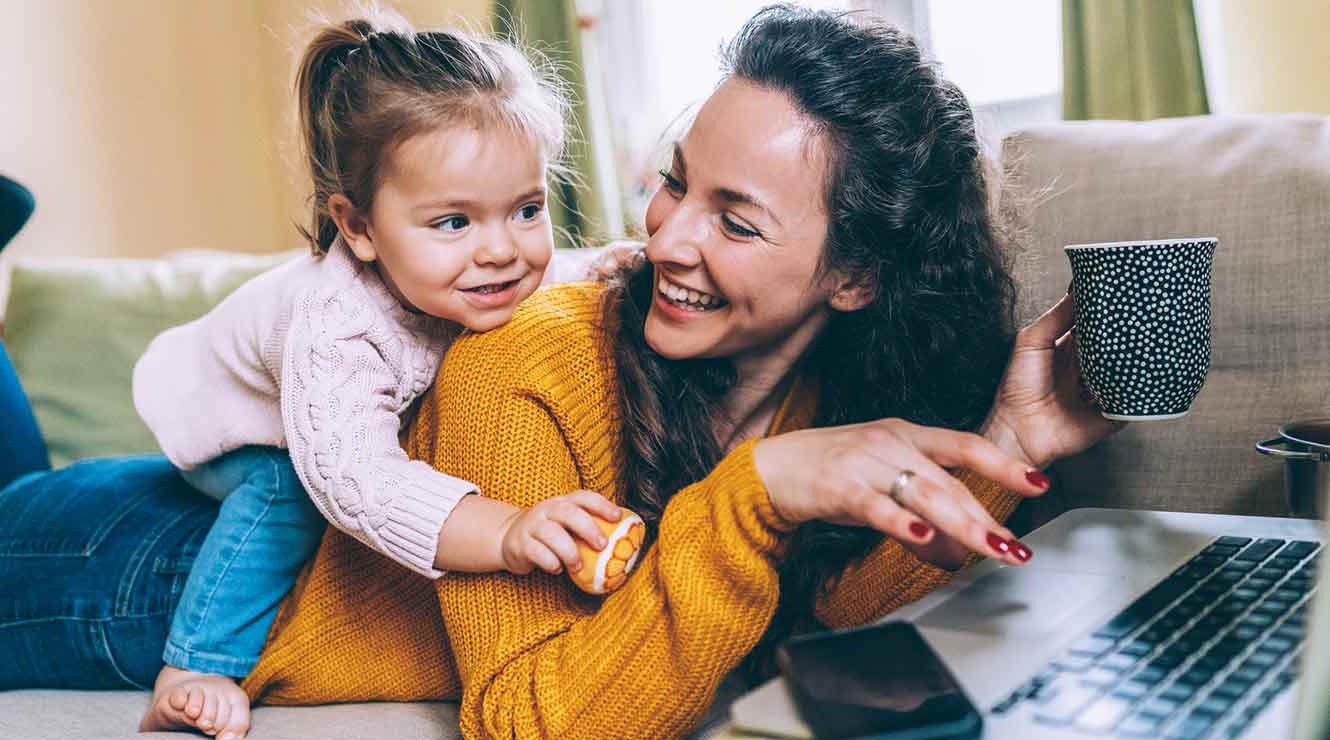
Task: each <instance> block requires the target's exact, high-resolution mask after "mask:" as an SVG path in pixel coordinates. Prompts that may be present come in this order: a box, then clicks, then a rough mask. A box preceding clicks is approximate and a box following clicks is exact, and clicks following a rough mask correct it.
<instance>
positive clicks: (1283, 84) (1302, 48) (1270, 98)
mask: <svg viewBox="0 0 1330 740" xmlns="http://www.w3.org/2000/svg"><path fill="white" fill-rule="evenodd" d="M1196 19H1197V25H1198V26H1199V31H1200V34H1201V47H1202V52H1203V57H1204V62H1205V66H1206V75H1205V76H1206V84H1207V87H1208V88H1209V92H1210V107H1211V109H1212V110H1213V111H1214V112H1216V113H1278V112H1304V113H1323V114H1330V43H1327V38H1326V33H1327V29H1330V2H1327V1H1326V0H1277V1H1276V2H1262V1H1259V0H1196Z"/></svg>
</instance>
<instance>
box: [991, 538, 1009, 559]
mask: <svg viewBox="0 0 1330 740" xmlns="http://www.w3.org/2000/svg"><path fill="white" fill-rule="evenodd" d="M988 546H989V547H991V548H993V549H994V550H996V551H998V552H1000V553H1002V554H1003V555H1006V554H1007V553H1009V552H1011V545H1010V544H1009V543H1008V542H1007V541H1006V540H1004V539H1002V537H1000V536H998V534H997V533H995V532H989V533H988Z"/></svg>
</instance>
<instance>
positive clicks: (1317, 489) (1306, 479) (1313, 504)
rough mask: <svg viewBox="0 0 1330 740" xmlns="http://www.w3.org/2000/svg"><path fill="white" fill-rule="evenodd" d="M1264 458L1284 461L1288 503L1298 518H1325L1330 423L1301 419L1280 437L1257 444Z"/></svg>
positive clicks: (1329, 486)
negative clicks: (1266, 456)
mask: <svg viewBox="0 0 1330 740" xmlns="http://www.w3.org/2000/svg"><path fill="white" fill-rule="evenodd" d="M1256 450H1257V451H1258V452H1260V453H1261V454H1263V455H1269V456H1271V457H1277V458H1279V459H1281V460H1283V461H1284V499H1285V501H1286V502H1287V504H1288V508H1289V512H1290V513H1292V514H1294V515H1295V516H1315V517H1322V518H1324V517H1325V516H1326V513H1327V509H1330V419H1324V418H1323V419H1300V420H1298V421H1293V422H1289V423H1288V424H1284V425H1283V426H1281V427H1279V436H1278V437H1275V438H1274V439H1267V440H1265V441H1262V442H1257V443H1256Z"/></svg>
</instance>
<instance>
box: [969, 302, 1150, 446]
mask: <svg viewBox="0 0 1330 740" xmlns="http://www.w3.org/2000/svg"><path fill="white" fill-rule="evenodd" d="M1074 321H1075V315H1074V304H1073V302H1072V297H1071V294H1070V293H1068V294H1067V295H1065V296H1063V298H1062V300H1060V301H1058V302H1057V304H1056V305H1054V306H1053V307H1052V308H1050V309H1049V310H1048V311H1047V312H1046V313H1044V315H1043V316H1040V317H1039V318H1038V319H1036V320H1035V321H1034V322H1033V323H1032V324H1030V325H1029V326H1027V327H1025V328H1024V329H1022V330H1021V331H1020V333H1019V334H1017V335H1016V344H1015V346H1014V348H1013V349H1012V352H1011V362H1010V363H1008V365H1007V371H1006V373H1005V374H1004V375H1003V377H1002V383H1001V384H1000V385H999V386H998V392H997V399H996V401H995V402H994V404H993V410H992V412H990V414H989V417H988V421H986V422H985V423H984V426H983V428H982V429H981V430H980V431H981V433H982V434H983V435H984V436H985V437H987V438H988V439H989V440H990V441H992V442H993V443H994V444H996V445H997V446H998V447H1000V448H1002V450H1003V451H1004V452H1006V453H1007V454H1009V455H1013V456H1015V457H1019V458H1021V459H1023V460H1025V461H1026V462H1027V463H1028V464H1029V465H1031V466H1032V467H1035V468H1040V469H1042V468H1044V467H1046V466H1048V465H1049V464H1050V463H1052V462H1053V461H1055V460H1057V459H1059V458H1063V457H1067V456H1068V455H1074V454H1076V453H1078V452H1080V451H1082V450H1084V449H1086V448H1088V447H1090V446H1092V445H1094V444H1095V443H1097V442H1098V441H1099V440H1101V439H1103V438H1104V437H1107V436H1108V435H1110V434H1113V433H1114V432H1116V431H1118V430H1119V429H1121V428H1122V427H1123V426H1125V425H1124V424H1123V423H1122V422H1116V421H1110V420H1108V419H1105V418H1104V417H1103V416H1101V415H1100V413H1099V406H1098V404H1097V403H1096V402H1095V400H1094V398H1093V397H1092V396H1090V395H1089V391H1087V390H1086V389H1085V387H1084V385H1083V384H1082V383H1081V370H1080V362H1079V360H1078V358H1077V356H1076V338H1075V337H1074V336H1073V335H1072V333H1071V327H1072V324H1073V323H1074Z"/></svg>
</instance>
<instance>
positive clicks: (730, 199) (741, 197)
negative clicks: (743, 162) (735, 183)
mask: <svg viewBox="0 0 1330 740" xmlns="http://www.w3.org/2000/svg"><path fill="white" fill-rule="evenodd" d="M716 197H718V198H720V199H721V200H723V201H725V202H726V203H737V204H740V205H746V206H752V207H754V208H756V209H758V210H760V211H762V212H763V213H765V214H767V218H770V219H771V220H772V221H775V222H776V225H777V226H782V225H783V224H781V222H780V219H779V218H777V217H776V212H775V211H773V210H771V209H770V208H767V206H766V204H765V203H763V202H762V201H760V200H758V199H757V198H755V197H753V196H751V195H749V194H748V193H741V192H739V191H737V190H730V189H729V188H717V189H716Z"/></svg>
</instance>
